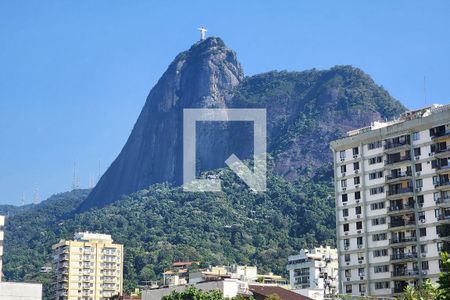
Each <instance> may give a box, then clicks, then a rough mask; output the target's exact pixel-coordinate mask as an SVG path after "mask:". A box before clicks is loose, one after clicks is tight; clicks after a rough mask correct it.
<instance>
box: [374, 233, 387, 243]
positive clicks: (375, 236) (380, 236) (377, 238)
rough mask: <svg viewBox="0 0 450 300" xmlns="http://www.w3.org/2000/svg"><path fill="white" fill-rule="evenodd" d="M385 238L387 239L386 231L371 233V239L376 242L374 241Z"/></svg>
mask: <svg viewBox="0 0 450 300" xmlns="http://www.w3.org/2000/svg"><path fill="white" fill-rule="evenodd" d="M386 239H387V235H386V233H376V234H374V235H372V240H373V241H374V242H376V241H385V240H386Z"/></svg>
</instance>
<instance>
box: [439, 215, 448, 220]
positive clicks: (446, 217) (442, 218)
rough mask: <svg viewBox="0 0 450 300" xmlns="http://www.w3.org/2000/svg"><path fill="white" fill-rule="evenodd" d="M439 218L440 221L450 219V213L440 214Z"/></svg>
mask: <svg viewBox="0 0 450 300" xmlns="http://www.w3.org/2000/svg"><path fill="white" fill-rule="evenodd" d="M437 219H438V221H450V215H439V216H438V217H437Z"/></svg>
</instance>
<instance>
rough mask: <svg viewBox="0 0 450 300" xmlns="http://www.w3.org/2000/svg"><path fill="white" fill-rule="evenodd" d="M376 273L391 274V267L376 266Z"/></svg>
mask: <svg viewBox="0 0 450 300" xmlns="http://www.w3.org/2000/svg"><path fill="white" fill-rule="evenodd" d="M373 272H374V273H386V272H389V265H382V266H375V267H373Z"/></svg>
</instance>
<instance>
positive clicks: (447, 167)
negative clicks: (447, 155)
mask: <svg viewBox="0 0 450 300" xmlns="http://www.w3.org/2000/svg"><path fill="white" fill-rule="evenodd" d="M436 171H439V173H440V172H447V171H450V165H442V166H440V165H438V166H436Z"/></svg>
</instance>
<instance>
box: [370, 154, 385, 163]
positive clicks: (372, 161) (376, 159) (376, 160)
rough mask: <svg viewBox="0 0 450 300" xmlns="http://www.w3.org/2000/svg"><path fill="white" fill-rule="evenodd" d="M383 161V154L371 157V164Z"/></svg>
mask: <svg viewBox="0 0 450 300" xmlns="http://www.w3.org/2000/svg"><path fill="white" fill-rule="evenodd" d="M382 161H383V157H382V156H376V157H372V158H370V159H369V165H374V164H379V163H381V162H382Z"/></svg>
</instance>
